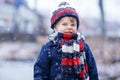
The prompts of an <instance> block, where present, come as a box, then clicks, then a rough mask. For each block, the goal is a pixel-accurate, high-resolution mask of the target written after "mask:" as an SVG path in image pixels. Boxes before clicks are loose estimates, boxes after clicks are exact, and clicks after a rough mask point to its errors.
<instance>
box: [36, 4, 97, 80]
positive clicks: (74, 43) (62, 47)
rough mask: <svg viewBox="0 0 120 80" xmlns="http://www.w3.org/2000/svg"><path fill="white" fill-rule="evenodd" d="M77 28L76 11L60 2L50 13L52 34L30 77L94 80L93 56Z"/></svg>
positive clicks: (49, 79)
mask: <svg viewBox="0 0 120 80" xmlns="http://www.w3.org/2000/svg"><path fill="white" fill-rule="evenodd" d="M78 27H79V18H78V14H77V12H76V10H75V9H74V8H72V7H70V6H69V4H68V3H67V2H62V3H61V4H60V5H59V8H58V9H57V10H55V11H54V12H53V16H52V18H51V28H52V29H53V30H54V33H52V34H51V35H50V37H49V39H50V41H49V42H48V43H47V44H46V45H44V46H43V47H42V49H41V52H40V55H39V57H38V59H37V61H36V63H35V65H34V80H86V79H87V78H88V77H89V80H98V73H97V68H96V63H95V60H94V57H93V55H92V52H91V50H90V49H89V47H88V45H87V44H86V43H85V41H84V37H83V36H82V34H80V33H77V29H78Z"/></svg>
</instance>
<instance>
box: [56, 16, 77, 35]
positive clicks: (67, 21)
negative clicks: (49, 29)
mask: <svg viewBox="0 0 120 80" xmlns="http://www.w3.org/2000/svg"><path fill="white" fill-rule="evenodd" d="M54 30H56V31H58V32H61V33H69V34H73V33H76V32H77V21H76V19H75V18H73V17H63V18H62V19H60V21H59V22H58V23H57V24H56V25H55V27H54Z"/></svg>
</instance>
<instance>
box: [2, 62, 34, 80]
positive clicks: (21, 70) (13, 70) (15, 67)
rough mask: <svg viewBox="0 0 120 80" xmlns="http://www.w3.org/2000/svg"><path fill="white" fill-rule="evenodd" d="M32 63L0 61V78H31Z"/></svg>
mask: <svg viewBox="0 0 120 80" xmlns="http://www.w3.org/2000/svg"><path fill="white" fill-rule="evenodd" d="M33 63H34V62H18V61H17V62H16V61H0V80H33Z"/></svg>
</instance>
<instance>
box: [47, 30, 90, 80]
mask: <svg viewBox="0 0 120 80" xmlns="http://www.w3.org/2000/svg"><path fill="white" fill-rule="evenodd" d="M49 39H50V40H52V41H53V42H54V43H55V44H56V45H58V46H60V47H61V53H62V59H61V66H62V72H63V73H64V74H77V75H78V76H79V77H80V79H82V80H85V78H87V72H88V67H87V63H86V56H85V51H84V37H83V35H82V34H80V33H76V34H66V33H65V34H63V33H59V32H54V33H53V34H51V35H50V37H49Z"/></svg>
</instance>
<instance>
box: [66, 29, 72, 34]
mask: <svg viewBox="0 0 120 80" xmlns="http://www.w3.org/2000/svg"><path fill="white" fill-rule="evenodd" d="M65 33H67V34H72V33H73V32H72V31H71V30H70V31H66V32H65Z"/></svg>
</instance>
